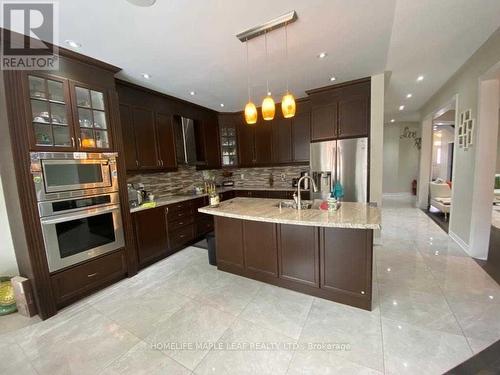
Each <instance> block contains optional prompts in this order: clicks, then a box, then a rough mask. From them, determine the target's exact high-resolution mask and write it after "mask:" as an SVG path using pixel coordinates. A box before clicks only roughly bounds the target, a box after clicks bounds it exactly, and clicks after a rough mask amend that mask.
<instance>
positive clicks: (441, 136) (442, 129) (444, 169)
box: [432, 126, 455, 180]
mask: <svg viewBox="0 0 500 375" xmlns="http://www.w3.org/2000/svg"><path fill="white" fill-rule="evenodd" d="M454 140H455V129H454V128H453V127H451V126H439V127H438V128H437V130H434V132H433V138H432V180H435V179H437V178H440V179H442V180H448V164H449V156H450V155H448V154H449V144H450V143H453V142H454ZM438 143H440V145H439V144H438ZM438 149H441V151H440V152H441V157H440V161H438ZM438 162H439V163H438Z"/></svg>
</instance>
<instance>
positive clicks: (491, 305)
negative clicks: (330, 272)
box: [0, 199, 500, 375]
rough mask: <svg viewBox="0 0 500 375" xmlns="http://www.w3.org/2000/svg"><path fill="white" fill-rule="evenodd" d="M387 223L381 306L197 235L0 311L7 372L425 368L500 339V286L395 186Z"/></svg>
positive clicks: (0, 356) (431, 370) (447, 364)
mask: <svg viewBox="0 0 500 375" xmlns="http://www.w3.org/2000/svg"><path fill="white" fill-rule="evenodd" d="M383 227H384V229H383V232H382V237H381V239H380V242H381V245H377V246H376V247H375V264H374V266H375V269H374V298H375V303H374V309H373V311H371V312H367V311H363V310H359V309H355V308H351V307H348V306H344V305H341V304H337V303H333V302H329V301H326V300H322V299H318V298H313V297H310V296H307V295H303V294H299V293H295V292H292V291H288V290H285V289H281V288H277V287H272V286H268V285H265V284H262V283H259V282H256V281H252V280H248V279H245V278H241V277H237V276H234V275H230V274H227V273H223V272H219V271H217V270H216V268H214V267H211V266H209V265H208V263H207V254H206V250H203V249H199V248H194V247H190V248H187V249H185V250H184V251H182V252H180V253H177V254H175V255H174V256H172V257H170V258H168V259H166V260H164V261H162V262H159V263H157V264H155V265H153V266H151V267H149V268H147V269H145V270H144V271H142V272H141V273H140V274H138V275H137V276H135V277H133V278H131V279H126V280H124V281H122V282H120V283H118V284H115V285H113V286H112V287H110V288H108V289H106V290H104V291H101V292H99V293H97V294H95V295H93V296H91V297H89V298H87V299H85V300H84V301H81V302H79V303H78V304H76V305H73V306H71V307H70V308H67V309H65V310H63V311H61V312H60V313H59V314H58V315H57V316H55V317H53V318H51V319H49V320H46V321H44V322H39V320H38V319H36V318H35V319H24V318H22V317H20V316H19V315H17V316H16V315H12V316H11V317H8V318H6V319H5V318H0V333H1V335H0V373H15V374H50V375H56V374H169V375H170V374H190V373H194V374H382V373H386V374H413V373H415V374H419V375H420V374H426V375H427V374H440V373H442V372H444V371H446V370H448V369H450V368H452V367H454V366H455V365H457V364H459V363H461V362H462V361H464V360H466V359H467V358H469V357H470V356H472V355H473V354H474V353H477V352H479V351H480V350H481V349H482V348H484V347H486V346H487V345H489V344H491V343H492V342H494V341H495V340H497V339H499V338H500V287H499V286H498V285H497V284H496V283H495V282H494V281H493V280H492V279H491V278H490V277H489V276H488V275H487V274H486V273H485V272H484V271H483V270H482V269H481V267H479V266H478V265H477V264H476V263H475V262H474V261H473V260H472V259H471V258H469V257H467V256H466V254H464V253H463V252H462V251H461V250H460V249H459V248H458V246H456V245H455V244H454V243H453V242H451V241H450V240H448V238H447V236H446V234H445V233H444V232H443V231H442V230H441V229H440V228H439V227H438V226H437V225H436V224H435V223H434V222H433V221H432V220H431V219H429V218H428V217H427V216H426V215H425V214H424V213H423V212H422V211H420V210H418V209H416V208H412V207H411V206H410V202H408V201H405V200H401V199H399V200H398V199H392V200H390V201H389V200H388V201H386V202H385V204H384V210H383ZM23 325H24V326H25V327H24V328H23ZM7 331H9V332H7Z"/></svg>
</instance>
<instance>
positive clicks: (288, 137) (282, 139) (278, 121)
mask: <svg viewBox="0 0 500 375" xmlns="http://www.w3.org/2000/svg"><path fill="white" fill-rule="evenodd" d="M292 121H293V120H291V119H285V118H282V117H281V116H279V115H278V116H277V117H276V118H275V119H274V120H273V124H272V130H273V134H272V139H273V162H274V163H275V164H286V163H291V162H292V161H294V160H293V158H292ZM308 138H309V137H308Z"/></svg>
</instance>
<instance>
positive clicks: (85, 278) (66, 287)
mask: <svg viewBox="0 0 500 375" xmlns="http://www.w3.org/2000/svg"><path fill="white" fill-rule="evenodd" d="M126 273H127V265H126V262H125V254H124V251H123V250H120V251H116V252H113V253H111V254H107V255H104V256H102V257H100V258H97V259H94V260H91V261H89V262H86V263H84V264H81V265H78V266H75V267H72V268H69V269H67V270H65V271H62V272H58V273H56V274H53V275H52V276H51V277H50V281H51V285H52V289H53V292H54V298H55V300H56V304H57V306H59V307H62V306H65V305H67V304H69V303H71V302H73V301H75V300H77V299H78V298H81V297H82V296H83V295H85V294H87V293H89V292H91V291H94V290H96V289H99V288H102V287H103V286H105V285H108V284H110V283H112V282H114V281H116V280H119V279H121V278H123V277H124V276H125V274H126Z"/></svg>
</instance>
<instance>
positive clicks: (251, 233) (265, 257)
mask: <svg viewBox="0 0 500 375" xmlns="http://www.w3.org/2000/svg"><path fill="white" fill-rule="evenodd" d="M243 246H244V255H245V268H246V269H247V270H250V271H254V272H256V273H260V274H262V275H268V276H274V277H276V276H278V249H277V246H276V226H275V225H274V224H270V223H263V222H260V221H248V220H245V221H243Z"/></svg>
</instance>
